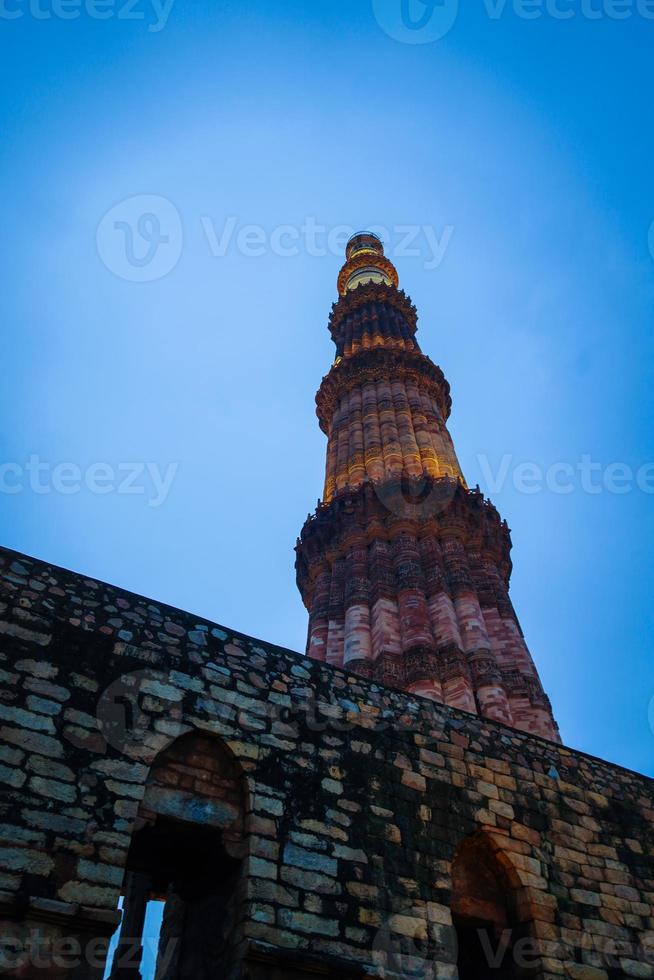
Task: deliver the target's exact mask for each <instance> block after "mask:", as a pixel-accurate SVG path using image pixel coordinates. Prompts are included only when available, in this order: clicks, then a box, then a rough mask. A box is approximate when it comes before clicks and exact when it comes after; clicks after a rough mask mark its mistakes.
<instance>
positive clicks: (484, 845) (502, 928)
mask: <svg viewBox="0 0 654 980" xmlns="http://www.w3.org/2000/svg"><path fill="white" fill-rule="evenodd" d="M452 886H453V890H452V905H451V911H452V921H453V923H454V927H455V929H456V935H457V940H458V960H457V965H458V970H459V980H486V978H489V980H491V978H493V980H519V978H520V980H521V978H527V977H530V978H533V977H534V976H537V975H538V973H539V965H538V962H537V960H536V958H535V955H534V947H533V944H532V942H531V923H530V921H529V920H524V917H523V916H521V914H520V910H519V890H520V883H519V882H518V881H517V880H511V875H510V873H509V871H508V870H507V867H506V865H505V863H503V862H502V861H501V860H500V859H499V857H498V854H497V851H496V849H495V848H494V846H493V845H492V843H491V842H490V841H489V840H488V838H487V837H486V836H485V835H483V834H476V835H474V836H473V837H469V838H467V839H466V840H465V841H464V842H463V844H462V845H461V846H460V847H459V850H458V851H457V854H456V857H455V859H454V862H453V865H452Z"/></svg>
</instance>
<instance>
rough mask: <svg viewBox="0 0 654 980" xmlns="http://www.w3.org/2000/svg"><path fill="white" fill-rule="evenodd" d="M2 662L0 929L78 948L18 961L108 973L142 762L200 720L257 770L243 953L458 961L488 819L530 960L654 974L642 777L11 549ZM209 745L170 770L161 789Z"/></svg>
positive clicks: (243, 766)
mask: <svg viewBox="0 0 654 980" xmlns="http://www.w3.org/2000/svg"><path fill="white" fill-rule="evenodd" d="M0 685H1V696H0V781H1V784H2V787H1V788H2V797H1V802H0V837H1V838H2V839H1V840H0V937H4V942H5V943H7V942H12V943H14V947H15V949H16V950H17V954H16V955H18V954H19V953H20V952H21V949H22V950H23V952H24V948H23V947H21V943H23V944H24V945H25V944H26V943H28V937H29V936H30V935H33V934H34V932H35V931H36V932H38V934H39V935H40V936H41V937H50V939H51V940H52V939H53V938H54V939H56V938H57V937H59V938H61V937H74V938H75V940H76V942H78V943H79V945H80V947H81V948H82V949H83V955H82V962H81V963H79V964H77V965H73V966H70V967H67V966H63V967H61V968H60V969H59V968H58V969H59V972H57V971H56V970H51V972H50V973H48V974H46V973H44V972H43V969H41V970H40V971H39V969H37V968H36V967H34V968H32V963H31V960H30V958H29V956H27V958H26V959H25V957H24V958H23V960H21V961H20V964H19V965H17V966H16V968H15V970H14V972H13V973H12V972H11V970H9V972H5V974H3V975H15V976H22V977H32V976H34V977H37V976H39V977H43V976H45V975H48V976H62V977H67V978H73V977H75V978H86V977H96V976H101V975H102V970H101V966H100V967H97V966H95V967H94V966H93V965H89V958H90V955H91V954H90V953H89V951H88V947H89V944H90V943H93V942H95V941H96V940H97V939H98V937H102V936H107V935H109V934H110V933H111V932H112V931H113V929H114V928H115V924H116V921H117V918H118V916H117V913H116V906H117V902H118V898H119V895H120V891H121V886H122V881H123V874H124V868H125V864H126V860H127V853H128V849H129V845H130V838H131V835H132V833H133V830H134V826H135V821H136V820H137V815H138V814H139V808H140V807H141V805H142V801H143V798H144V795H145V793H146V788H147V785H148V775H149V773H150V771H151V768H152V766H153V764H154V763H155V760H156V759H157V757H158V756H160V754H161V753H162V752H164V751H166V750H168V751H169V753H170V751H171V746H173V745H174V742H175V741H176V740H177V739H179V738H181V737H183V736H185V735H188V733H189V732H196V733H199V734H201V735H204V736H207V739H208V740H205V741H203V743H202V745H203V748H202V754H205V755H206V753H207V752H210V751H211V749H210V744H211V740H215V742H216V745H217V746H219V748H218V747H217V749H216V753H217V756H219V755H221V753H223V754H224V753H225V751H226V752H227V753H228V755H229V757H230V759H231V761H230V765H229V767H228V768H231V770H232V771H231V772H230V773H229V780H231V781H232V783H233V781H234V779H235V778H236V777H235V775H234V774H235V773H236V772H238V773H239V774H240V776H239V778H242V779H243V780H244V783H245V785H246V786H247V792H246V794H245V798H246V799H247V803H246V809H247V813H246V815H245V845H244V846H245V851H244V854H245V862H246V874H245V880H244V884H243V885H242V886H241V887H243V889H244V893H243V896H242V903H241V905H240V906H239V907H242V908H243V910H244V912H243V921H242V923H241V926H240V929H239V941H240V944H241V951H242V955H243V957H245V958H246V959H247V957H250V960H249V961H248V962H249V963H250V965H249V966H247V967H245V968H244V969H245V970H246V975H249V976H252V977H257V978H259V977H268V976H270V977H273V976H278V975H282V974H283V971H282V974H280V973H279V969H280V968H279V966H275V965H274V964H275V963H278V962H279V961H280V957H281V961H283V960H284V957H287V961H288V963H289V966H288V968H287V970H286V974H283V975H287V976H294V977H295V976H298V977H303V976H305V975H307V976H308V975H313V976H315V973H311V974H309V973H306V974H305V973H304V972H302V971H303V970H304V967H303V966H302V964H303V963H307V964H310V967H307V968H306V969H307V970H309V969H311V970H314V969H319V970H322V971H323V973H325V974H326V975H332V976H349V975H351V976H357V975H368V976H375V975H377V976H389V975H393V972H395V974H396V975H402V969H403V966H404V967H407V964H410V965H411V966H412V968H413V966H415V960H416V958H418V959H419V960H421V961H424V964H425V969H424V970H423V975H424V976H430V975H432V976H438V977H447V976H452V977H455V976H456V975H457V974H456V938H455V930H454V928H453V923H452V913H451V903H452V889H453V884H452V864H453V861H454V859H455V856H456V855H457V853H458V852H459V849H460V848H461V846H462V845H463V844H464V842H466V841H467V840H470V839H472V838H475V837H477V838H479V839H482V838H483V840H484V842H485V846H486V847H487V848H488V849H489V853H491V852H492V854H493V855H496V856H497V860H498V862H499V864H500V865H501V866H502V868H503V869H504V871H505V873H506V882H507V888H510V889H511V890H512V892H513V895H512V899H513V903H514V906H515V908H517V909H518V914H519V919H520V922H521V924H522V926H524V930H523V931H525V930H526V932H527V933H528V935H529V936H530V937H532V940H533V947H532V949H531V955H532V957H535V960H534V962H536V964H537V965H536V967H535V968H532V972H531V973H530V974H529V975H531V976H538V977H550V976H551V977H559V976H562V977H573V978H577V980H584V978H587V980H602V978H609V977H616V976H630V977H652V976H654V908H653V906H654V867H653V855H654V784H653V783H652V781H650V780H648V779H646V778H644V777H642V776H639V775H637V774H635V773H632V772H629V771H627V770H624V769H621V768H619V767H616V766H613V765H610V764H608V763H605V762H602V761H599V760H597V759H594V758H592V757H589V756H587V755H584V754H581V753H578V752H575V751H573V750H571V749H568V748H565V747H563V746H561V745H559V744H556V743H554V742H548V741H545V740H543V739H540V738H537V737H535V736H531V735H528V734H525V733H522V732H518V731H516V730H514V729H511V728H508V727H505V726H503V725H501V724H499V723H496V722H491V721H489V720H487V719H483V718H480V717H478V716H476V715H472V714H468V713H466V712H463V711H459V710H456V709H454V708H450V707H446V706H444V705H441V704H438V703H436V702H434V701H431V700H427V699H423V698H420V697H417V696H412V695H410V694H407V693H404V692H400V691H395V690H392V689H389V688H385V687H382V686H380V685H378V684H374V683H372V682H370V681H367V680H365V679H362V678H361V677H358V676H354V675H351V674H348V673H346V672H344V671H342V670H337V669H335V668H333V667H330V666H329V665H327V664H324V663H319V662H315V661H311V660H307V659H305V658H304V657H302V656H300V655H298V654H295V653H291V652H289V651H287V650H282V649H279V648H277V647H274V646H271V645H269V644H266V643H261V642H259V641H257V640H253V639H251V638H249V637H245V636H242V635H239V634H236V633H233V632H231V631H230V630H228V629H226V628H223V627H219V626H216V625H215V624H213V623H210V622H207V621H205V620H202V619H200V618H198V617H195V616H193V615H190V614H188V613H184V612H181V611H179V610H177V609H173V608H170V607H168V606H164V605H161V604H159V603H156V602H152V601H150V600H148V599H144V598H142V597H140V596H137V595H133V594H130V593H128V592H125V591H122V590H120V589H118V588H114V587H111V586H108V585H104V584H102V583H100V582H96V581H92V580H90V579H86V578H84V577H83V576H80V575H77V574H74V573H71V572H67V571H63V570H62V569H60V568H56V567H54V566H51V565H48V564H46V563H44V562H41V561H35V560H33V559H30V558H27V557H25V556H22V555H18V554H15V553H13V552H8V551H0ZM173 757H174V751H173ZM180 765H181V764H180ZM178 768H179V767H178ZM205 768H206V769H209V768H210V767H208V766H203V764H202V755H199V756H198V758H197V759H196V760H195V761H194V762H193V763H192V766H191V769H190V770H189V772H187V773H186V775H187V776H188V779H187V780H185V779H184V772H183V770H181V769H180V770H179V773H178V775H179V779H178V780H171V785H170V786H169V788H168V789H167V787H166V783H165V780H157V806H158V807H160V808H163V812H167V811H166V806H167V802H166V793H167V792H169V793H170V794H171V801H170V806H171V807H173V806H177V805H179V793H180V790H183V791H184V793H190V794H192V793H193V786H194V781H197V779H198V778H201V777H198V771H200V772H201V771H202V770H203V769H205ZM209 778H210V779H211V780H213V785H215V786H220V785H221V778H222V777H221V774H220V772H218V771H217V769H216V768H215V767H214V768H213V769H212V770H211V772H210V773H209ZM232 783H229V781H228V782H226V783H225V785H226V786H227V785H228V784H229V785H232ZM175 794H177V797H175ZM199 796H200V797H201V796H202V794H201V793H200V794H199ZM191 802H192V801H191ZM147 809H148V804H147V801H146V803H145V808H144V809H143V808H142V809H141V814H143V812H145V811H147ZM188 812H192V813H193V819H195V820H197V821H198V823H202V821H203V819H213V820H214V821H215V820H216V815H215V814H216V811H215V807H214V808H213V809H212V808H211V807H209V808H208V809H207V808H206V807H205V808H203V807H202V806H198V807H196V808H195V809H194V808H193V807H192V806H190V808H189V811H188ZM207 812H208V813H209V814H210V817H209V818H208V817H206V814H207ZM211 814H213V816H211ZM464 898H465V896H464ZM3 948H5V950H6V946H5V947H3ZM407 957H408V959H407ZM267 958H272V959H270V962H271V963H273V965H271V966H270V967H268V966H266V965H265V964H266V962H267V961H268V960H267ZM17 962H18V961H17ZM262 964H263V965H262ZM298 964H299V965H298ZM316 964H318V965H316ZM334 964H336V965H337V966H334ZM5 965H6V964H5ZM20 969H22V972H17V971H19V970H20ZM94 970H95V972H94ZM330 970H331V971H332V972H331V973H330V972H329V971H330ZM348 970H349V971H350V972H349V973H348V972H347V971H348ZM427 970H432V971H434V972H433V973H432V974H429V973H428V972H425V971H427ZM247 971H249V973H247ZM275 971H277V972H275ZM334 971H335V972H334ZM339 971H340V972H339ZM0 972H2V971H0Z"/></svg>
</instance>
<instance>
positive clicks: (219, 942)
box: [109, 733, 246, 980]
mask: <svg viewBox="0 0 654 980" xmlns="http://www.w3.org/2000/svg"><path fill="white" fill-rule="evenodd" d="M245 813H246V788H245V781H244V778H243V774H242V772H241V769H240V767H239V765H238V763H237V762H236V760H235V759H234V758H233V756H232V755H231V754H230V753H229V752H228V750H227V749H226V748H225V747H224V746H223V745H222V743H221V742H220V741H219V740H217V739H214V738H211V737H210V736H207V735H203V734H195V733H193V734H188V735H184V736H182V737H181V738H180V739H178V740H177V741H175V742H174V743H173V744H172V745H170V746H169V747H168V748H167V749H165V750H164V751H163V752H162V753H161V754H160V755H159V756H158V757H157V759H156V760H155V762H154V764H153V766H152V768H151V770H150V774H149V776H148V781H147V785H146V791H145V796H144V798H143V801H142V803H141V805H140V807H139V813H138V817H137V821H136V824H135V829H134V832H133V835H132V841H131V846H130V849H129V854H128V858H127V866H126V873H125V881H124V887H123V919H122V924H121V932H120V938H119V941H118V946H117V949H116V952H115V954H114V958H113V963H112V967H111V972H110V974H109V976H110V978H111V980H140V977H141V973H140V967H141V962H142V958H143V943H144V936H143V928H144V923H145V917H146V909H147V908H148V903H149V902H151V901H152V900H158V901H160V902H162V903H165V904H164V911H163V922H162V926H161V934H160V938H159V943H158V951H157V956H156V971H155V978H156V980H205V978H206V980H208V978H209V977H211V978H213V977H216V976H227V975H228V973H229V968H230V966H231V963H232V959H233V953H234V949H233V940H234V935H235V933H236V928H235V927H236V923H237V920H238V913H239V908H238V884H239V881H240V879H241V874H242V870H243V859H244V857H245V845H244V822H245Z"/></svg>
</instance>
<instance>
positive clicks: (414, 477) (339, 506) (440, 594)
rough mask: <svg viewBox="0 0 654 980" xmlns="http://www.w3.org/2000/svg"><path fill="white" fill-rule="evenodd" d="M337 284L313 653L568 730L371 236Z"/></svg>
mask: <svg viewBox="0 0 654 980" xmlns="http://www.w3.org/2000/svg"><path fill="white" fill-rule="evenodd" d="M338 291H339V294H340V295H339V300H338V302H337V303H335V305H334V307H333V309H332V313H331V316H330V321H329V328H330V331H331V335H332V338H333V340H334V343H335V345H336V360H335V362H334V365H333V367H332V369H331V371H330V372H329V374H328V375H327V376H326V377H325V378H324V379H323V382H322V384H321V386H320V390H319V391H318V395H317V399H316V402H317V414H318V418H319V421H320V427H321V428H322V430H323V432H325V434H326V435H327V439H328V442H327V465H326V476H325V488H324V495H323V500H322V502H321V503H320V504H319V505H318V509H317V511H316V513H315V515H313V516H312V517H309V519H308V520H307V522H306V524H305V526H304V528H303V530H302V533H301V536H300V539H299V541H298V544H297V549H296V551H297V561H296V568H297V580H298V586H299V589H300V592H301V595H302V598H303V601H304V603H305V605H306V607H307V609H308V611H309V638H308V644H307V653H308V655H309V656H310V657H314V658H315V659H317V660H323V661H327V662H328V663H330V664H332V665H334V666H337V667H345V668H347V669H348V670H350V671H353V672H355V673H359V674H361V675H363V676H365V677H368V678H371V679H373V680H376V681H379V682H380V683H382V684H385V685H387V686H391V687H399V688H402V689H403V690H406V691H409V692H412V693H416V694H421V695H424V696H426V697H429V698H432V699H434V700H436V701H440V702H443V703H445V704H448V705H451V706H453V707H456V708H461V709H463V710H465V711H469V712H473V713H476V714H480V715H483V716H485V717H488V718H492V719H494V720H497V721H501V722H503V723H505V724H507V725H512V726H514V727H516V728H519V729H522V730H524V731H529V732H533V733H535V734H538V735H542V736H545V737H546V738H550V739H556V740H557V741H558V739H559V736H558V728H557V726H556V723H555V721H554V719H553V717H552V710H551V706H550V703H549V700H548V698H547V697H546V695H545V693H544V691H543V688H542V685H541V682H540V679H539V677H538V673H537V671H536V668H535V666H534V663H533V661H532V658H531V655H530V653H529V651H528V649H527V647H526V645H525V641H524V638H523V635H522V631H521V629H520V625H519V623H518V619H517V617H516V614H515V611H514V609H513V606H512V604H511V600H510V598H509V579H510V575H511V558H510V552H511V537H510V533H509V529H508V527H507V525H506V522H503V521H502V520H501V518H500V516H499V514H498V513H497V511H496V509H495V508H494V507H493V505H492V504H491V503H490V502H489V501H487V500H485V499H484V497H483V496H482V494H481V493H480V492H479V490H472V491H471V490H469V489H468V488H467V486H466V483H465V480H464V477H463V474H462V472H461V468H460V466H459V462H458V460H457V457H456V452H455V450H454V445H453V443H452V439H451V437H450V434H449V432H448V429H447V420H448V417H449V414H450V409H451V399H450V389H449V385H448V383H447V381H446V380H445V377H444V376H443V373H442V371H441V370H440V368H438V367H436V365H435V364H433V362H432V361H431V360H430V359H429V358H428V357H426V356H425V355H424V354H423V353H422V352H421V350H420V347H419V345H418V342H417V340H416V326H417V314H416V309H415V307H414V306H413V304H412V303H411V300H410V299H409V298H408V296H406V294H405V293H404V292H403V291H401V290H400V289H399V288H398V275H397V271H396V269H395V267H394V266H393V264H392V263H391V262H390V261H389V259H388V258H386V256H385V255H384V248H383V245H382V243H381V241H380V240H379V239H378V238H377V237H376V236H375V235H372V234H370V233H368V232H364V233H360V234H358V235H355V236H354V237H353V238H352V239H351V240H350V242H349V243H348V246H347V250H346V263H345V265H344V266H343V268H342V270H341V272H340V274H339V277H338Z"/></svg>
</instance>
